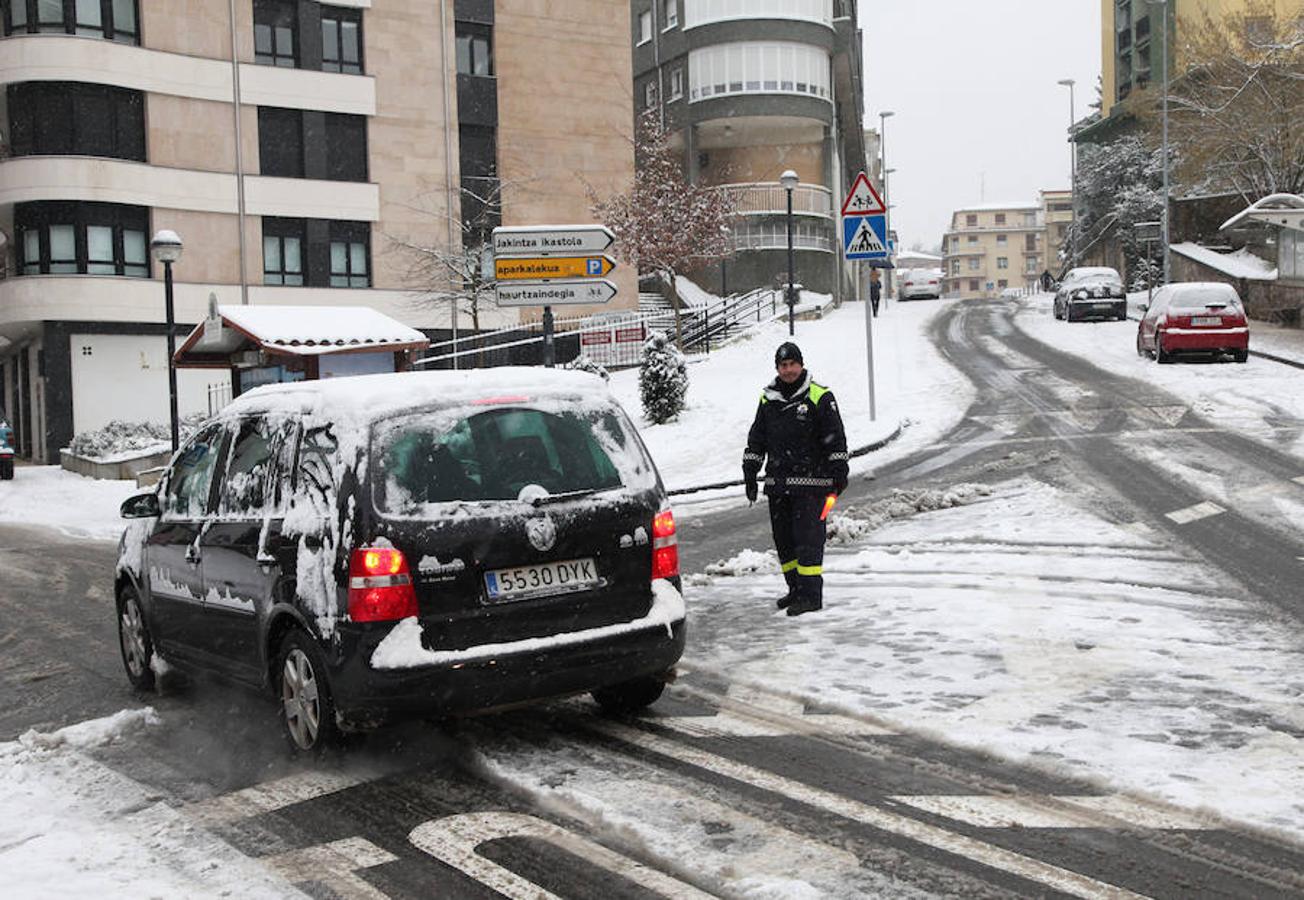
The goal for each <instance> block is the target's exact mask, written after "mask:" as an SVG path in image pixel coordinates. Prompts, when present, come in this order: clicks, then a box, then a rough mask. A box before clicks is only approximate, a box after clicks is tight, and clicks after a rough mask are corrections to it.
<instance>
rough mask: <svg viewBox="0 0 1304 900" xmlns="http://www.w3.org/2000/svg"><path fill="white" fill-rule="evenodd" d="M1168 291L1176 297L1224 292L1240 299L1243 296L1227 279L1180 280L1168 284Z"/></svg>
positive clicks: (1212, 294)
mask: <svg viewBox="0 0 1304 900" xmlns="http://www.w3.org/2000/svg"><path fill="white" fill-rule="evenodd" d="M1166 287H1167V288H1168V291H1169V292H1170V293H1171V294H1172V295H1173V296H1174V297H1180V296H1183V295H1186V294H1202V295H1204V296H1217V295H1218V294H1222V295H1224V296H1226V297H1231V298H1234V299H1235V300H1237V301H1239V300H1240V298H1241V296H1240V294H1238V293H1236V288H1234V287H1232V286H1231V285H1230V284H1227V283H1226V282H1225V281H1178V282H1174V283H1172V284H1169V285H1166Z"/></svg>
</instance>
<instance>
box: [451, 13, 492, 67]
mask: <svg viewBox="0 0 1304 900" xmlns="http://www.w3.org/2000/svg"><path fill="white" fill-rule="evenodd" d="M493 73H494V53H493V30H492V29H490V28H489V27H488V26H487V25H473V24H471V23H469V22H458V23H457V74H459V75H486V76H487V75H492V74H493Z"/></svg>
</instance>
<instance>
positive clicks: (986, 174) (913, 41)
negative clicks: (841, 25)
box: [860, 0, 1100, 249]
mask: <svg viewBox="0 0 1304 900" xmlns="http://www.w3.org/2000/svg"><path fill="white" fill-rule="evenodd" d="M860 27H861V29H862V30H863V31H864V36H865V126H866V127H869V128H877V127H878V124H879V118H878V114H879V112H880V111H883V110H892V111H894V112H895V113H896V115H895V116H894V117H892V118H891V119H889V120H888V122H887V163H888V167H889V168H892V169H896V170H897V171H896V172H895V173H894V174H893V175H892V176H891V178H890V179H889V189H890V190H891V192H892V194H893V195H894V196H893V198H892V199H891V200H890V201H889V202H891V203H894V204H896V206H895V207H894V208H893V209H892V227H893V229H894V230H896V232H897V234H898V235H899V236H900V238H901V243H902V246H904V247H910V246H912V245H913V244H915V242H921V243H922V244H923V246H924V248H925V249H930V248H932V247H934V246H935V245H937V244H938V243H939V242H940V241H941V239H942V232H943V231H944V230H945V229H946V227H947V224H948V223H949V221H950V214H951V211H952V210H954V209H955V208H957V207H959V206H962V205H965V204H969V203H979V202H982V201H984V200H985V201H988V202H990V201H1005V200H1035V199H1036V198H1037V191H1039V190H1041V189H1043V188H1046V189H1052V188H1057V189H1066V188H1068V187H1069V180H1070V179H1069V148H1068V144H1067V142H1066V137H1067V135H1066V131H1067V128H1068V124H1069V97H1068V89H1067V88H1065V87H1061V86H1060V85H1058V84H1056V82H1057V81H1059V80H1060V79H1061V78H1073V79H1075V80H1076V81H1077V86H1076V87H1075V88H1074V91H1075V98H1076V106H1077V110H1076V111H1077V115H1078V118H1081V117H1082V116H1083V115H1084V114H1085V113H1086V112H1087V111H1088V104H1089V103H1091V102H1093V101H1094V100H1095V97H1096V80H1097V78H1098V77H1099V75H1100V2H1099V0H981V2H973V0H913V2H910V3H898V2H888V0H861V3H860ZM984 181H985V184H986V187H985V190H984V188H983V183H984Z"/></svg>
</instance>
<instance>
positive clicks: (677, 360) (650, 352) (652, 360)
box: [638, 331, 688, 425]
mask: <svg viewBox="0 0 1304 900" xmlns="http://www.w3.org/2000/svg"><path fill="white" fill-rule="evenodd" d="M638 393H639V397H640V399H642V401H643V414H644V415H645V416H647V420H648V421H649V422H651V423H652V424H653V425H660V424H661V423H662V422H668V421H670V420H671V419H673V418H674V417H675V416H677V415H679V411H680V410H681V409H683V408H684V396H685V395H686V394H687V393H688V363H687V362H686V361H685V360H684V354H682V353H680V352H679V349H678V348H677V347H675V345H674V344H672V343H671V342H670V340H669V339H668V338H667V337H666V336H665V335H664V334H662V333H661V332H659V331H654V332H652V335H651V336H650V337H649V338H648V339H647V340H646V341H644V343H643V363H642V365H641V366H639V370H638Z"/></svg>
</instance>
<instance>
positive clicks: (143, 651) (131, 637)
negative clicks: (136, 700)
mask: <svg viewBox="0 0 1304 900" xmlns="http://www.w3.org/2000/svg"><path fill="white" fill-rule="evenodd" d="M118 646H119V647H120V648H121V649H122V665H123V668H125V669H126V670H127V680H128V681H130V682H131V686H132V687H133V688H135V689H136V690H138V691H152V690H154V670H153V668H151V667H150V660H151V659H152V658H153V656H154V642H153V641H152V640H151V639H150V636H149V626H147V625H146V624H145V611H144V610H143V609H141V607H140V598H139V597H138V596H137V595H136V590H135V588H130V587H128V588H124V589H123V591H122V595H121V596H120V597H119V598H118Z"/></svg>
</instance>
